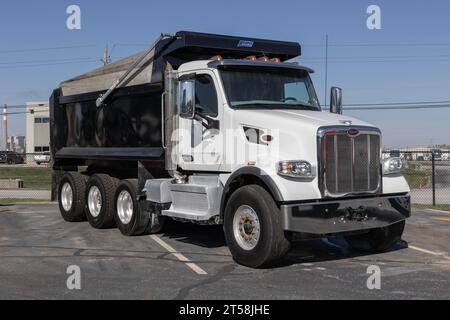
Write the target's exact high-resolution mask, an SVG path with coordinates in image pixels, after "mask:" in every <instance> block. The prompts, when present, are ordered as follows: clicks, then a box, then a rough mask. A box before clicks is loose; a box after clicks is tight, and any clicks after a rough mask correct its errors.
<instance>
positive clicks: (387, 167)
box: [383, 158, 405, 175]
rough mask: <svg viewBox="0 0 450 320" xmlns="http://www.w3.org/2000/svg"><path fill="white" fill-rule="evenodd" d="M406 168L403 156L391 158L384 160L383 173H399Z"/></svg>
mask: <svg viewBox="0 0 450 320" xmlns="http://www.w3.org/2000/svg"><path fill="white" fill-rule="evenodd" d="M404 168H405V161H404V160H403V159H402V158H389V159H386V160H384V161H383V174H384V175H390V174H398V173H401V172H402V170H403V169H404Z"/></svg>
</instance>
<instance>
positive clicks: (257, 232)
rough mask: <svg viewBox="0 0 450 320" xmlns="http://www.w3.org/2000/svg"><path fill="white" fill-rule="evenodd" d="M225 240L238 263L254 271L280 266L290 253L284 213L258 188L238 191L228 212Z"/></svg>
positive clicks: (226, 215) (231, 201) (229, 205)
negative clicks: (282, 216)
mask: <svg viewBox="0 0 450 320" xmlns="http://www.w3.org/2000/svg"><path fill="white" fill-rule="evenodd" d="M224 229H225V238H226V241H227V244H228V247H229V249H230V251H231V254H232V255H233V258H234V259H235V261H236V262H237V263H239V264H242V265H244V266H247V267H250V268H264V267H269V266H272V265H274V264H276V263H277V262H278V261H280V260H281V259H282V258H283V257H284V256H285V255H286V254H287V253H288V251H289V249H290V245H291V244H290V242H289V240H288V239H287V237H286V235H285V232H284V229H283V225H282V219H281V213H280V209H279V208H278V206H277V205H276V203H275V201H274V200H273V198H272V196H271V195H270V194H269V193H268V192H267V191H266V190H265V189H264V188H262V187H260V186H258V185H249V186H245V187H242V188H240V189H238V190H237V191H236V192H235V193H234V194H233V195H232V196H231V198H230V199H229V201H228V204H227V207H226V210H225V224H224Z"/></svg>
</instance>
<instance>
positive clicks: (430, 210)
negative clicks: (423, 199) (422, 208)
mask: <svg viewBox="0 0 450 320" xmlns="http://www.w3.org/2000/svg"><path fill="white" fill-rule="evenodd" d="M426 211H429V212H433V213H443V214H445V215H450V212H449V211H443V210H436V209H427V210H426Z"/></svg>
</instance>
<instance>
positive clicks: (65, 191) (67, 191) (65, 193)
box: [61, 182, 73, 212]
mask: <svg viewBox="0 0 450 320" xmlns="http://www.w3.org/2000/svg"><path fill="white" fill-rule="evenodd" d="M61 204H62V207H63V209H64V210H65V211H66V212H69V211H70V210H71V209H72V205H73V190H72V186H71V185H70V183H68V182H66V183H65V184H64V185H63V187H62V189H61Z"/></svg>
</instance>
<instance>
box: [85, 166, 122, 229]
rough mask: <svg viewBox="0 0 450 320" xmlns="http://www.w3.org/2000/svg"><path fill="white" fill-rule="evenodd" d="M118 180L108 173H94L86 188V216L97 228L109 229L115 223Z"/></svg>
mask: <svg viewBox="0 0 450 320" xmlns="http://www.w3.org/2000/svg"><path fill="white" fill-rule="evenodd" d="M117 184H118V180H117V179H115V178H112V177H110V176H109V175H106V174H96V175H93V176H92V177H91V178H90V179H89V182H88V186H87V188H86V216H87V218H88V220H89V223H90V224H91V226H92V227H94V228H95V229H107V228H112V227H114V226H115V223H114V194H115V191H116V188H117Z"/></svg>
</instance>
